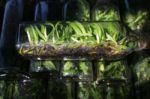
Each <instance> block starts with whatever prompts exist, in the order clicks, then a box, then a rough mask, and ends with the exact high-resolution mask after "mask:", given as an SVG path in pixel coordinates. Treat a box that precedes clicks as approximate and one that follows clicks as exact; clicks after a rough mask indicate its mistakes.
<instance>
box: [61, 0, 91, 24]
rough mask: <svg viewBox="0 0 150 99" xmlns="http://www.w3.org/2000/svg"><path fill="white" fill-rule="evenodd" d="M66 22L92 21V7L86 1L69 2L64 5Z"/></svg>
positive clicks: (74, 0)
mask: <svg viewBox="0 0 150 99" xmlns="http://www.w3.org/2000/svg"><path fill="white" fill-rule="evenodd" d="M63 14H64V15H63V17H64V20H79V21H89V20H90V6H89V4H88V2H87V1H86V0H69V1H68V2H66V3H65V5H64V10H63Z"/></svg>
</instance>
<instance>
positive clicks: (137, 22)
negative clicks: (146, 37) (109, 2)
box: [121, 0, 149, 33]
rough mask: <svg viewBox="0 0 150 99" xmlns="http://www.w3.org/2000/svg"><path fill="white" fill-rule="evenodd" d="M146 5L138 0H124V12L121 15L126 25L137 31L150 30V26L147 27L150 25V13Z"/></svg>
mask: <svg viewBox="0 0 150 99" xmlns="http://www.w3.org/2000/svg"><path fill="white" fill-rule="evenodd" d="M145 6H146V5H145V4H144V5H143V4H142V3H139V2H138V1H137V2H135V1H134V2H133V1H130V0H124V11H123V12H124V13H122V16H121V17H122V19H123V22H124V23H125V25H126V26H127V27H128V28H129V29H130V30H132V31H134V32H136V33H139V32H142V31H144V32H145V31H149V28H147V27H148V26H149V25H148V24H149V21H148V16H149V13H148V9H147V8H146V7H145Z"/></svg>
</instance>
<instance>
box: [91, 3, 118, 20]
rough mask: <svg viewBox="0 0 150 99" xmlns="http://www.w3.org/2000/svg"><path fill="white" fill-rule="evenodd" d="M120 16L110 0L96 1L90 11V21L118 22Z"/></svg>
mask: <svg viewBox="0 0 150 99" xmlns="http://www.w3.org/2000/svg"><path fill="white" fill-rule="evenodd" d="M119 20H120V15H119V10H118V8H117V6H115V5H114V4H113V3H111V2H110V0H97V2H96V5H95V6H94V7H93V9H92V21H119Z"/></svg>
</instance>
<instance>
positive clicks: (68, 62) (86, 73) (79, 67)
mask: <svg viewBox="0 0 150 99" xmlns="http://www.w3.org/2000/svg"><path fill="white" fill-rule="evenodd" d="M61 74H62V76H63V77H67V78H68V77H69V78H70V77H71V78H75V79H76V80H77V81H78V80H79V81H92V80H93V65H92V62H91V61H90V60H88V59H80V58H77V59H75V58H65V59H64V60H63V67H62V70H61Z"/></svg>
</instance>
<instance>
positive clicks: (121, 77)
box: [0, 52, 150, 99]
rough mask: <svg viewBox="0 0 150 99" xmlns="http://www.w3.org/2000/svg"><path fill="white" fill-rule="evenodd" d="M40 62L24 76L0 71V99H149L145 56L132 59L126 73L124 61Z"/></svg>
mask: <svg viewBox="0 0 150 99" xmlns="http://www.w3.org/2000/svg"><path fill="white" fill-rule="evenodd" d="M141 54H142V55H141ZM135 60H136V61H135ZM41 61H43V62H42V64H41V63H40V62H39V63H38V64H37V62H36V65H34V62H32V65H31V66H30V72H28V73H24V72H20V71H19V70H17V69H10V68H9V69H8V70H7V69H1V71H0V99H43V98H44V99H133V98H134V99H149V80H150V76H149V61H150V58H149V56H148V55H147V53H145V54H143V52H142V53H138V54H135V55H134V56H132V59H131V62H132V63H131V64H130V65H131V68H130V69H128V68H129V67H128V65H127V63H126V61H125V60H121V61H120V60H116V61H104V60H92V61H91V60H72V59H65V60H63V61H58V60H57V61H55V60H52V61H50V60H41ZM48 64H49V65H48ZM54 64H55V65H54ZM35 66H36V67H35ZM61 67H62V68H61ZM130 70H131V71H130ZM130 73H131V74H130ZM93 77H94V78H93ZM87 78H88V79H87ZM131 80H132V81H131Z"/></svg>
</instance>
